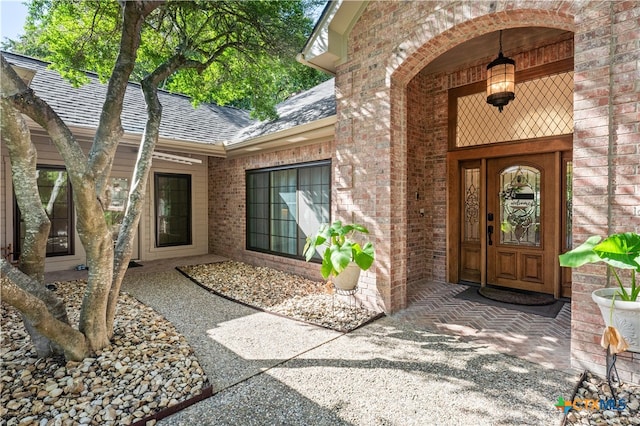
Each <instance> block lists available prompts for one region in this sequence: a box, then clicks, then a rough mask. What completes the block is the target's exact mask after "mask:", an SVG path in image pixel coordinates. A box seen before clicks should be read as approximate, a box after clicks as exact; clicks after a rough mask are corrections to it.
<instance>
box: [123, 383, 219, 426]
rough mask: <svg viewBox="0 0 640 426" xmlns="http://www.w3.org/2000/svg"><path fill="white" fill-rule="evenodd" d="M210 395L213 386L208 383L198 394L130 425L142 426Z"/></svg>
mask: <svg viewBox="0 0 640 426" xmlns="http://www.w3.org/2000/svg"><path fill="white" fill-rule="evenodd" d="M211 396H213V386H211V385H210V384H209V385H207V386H205V387H204V388H203V389H202V392H201V393H199V394H198V395H196V396H194V397H191V398H189V399H185V400H184V401H181V402H179V403H177V404H176V405H172V406H171V407H167V408H163V409H162V410H160V411H158V412H156V413H153V414H152V415H150V416H148V417H145V418H142V419H140V420H138V421H136V422H134V423H131V426H144V425H146V424H147V422H148V421H151V420H156V421H157V420H162V419H164V418H165V417H169V416H170V415H172V414H175V413H177V412H178V411H182V410H184V409H185V408H187V407H190V406H192V405H193V404H195V403H197V402H200V401H202V400H205V399H207V398H210V397H211Z"/></svg>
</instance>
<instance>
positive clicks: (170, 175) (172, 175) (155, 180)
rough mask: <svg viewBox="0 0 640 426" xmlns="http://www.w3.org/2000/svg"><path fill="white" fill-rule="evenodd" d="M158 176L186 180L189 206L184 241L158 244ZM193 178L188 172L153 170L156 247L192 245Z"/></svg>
mask: <svg viewBox="0 0 640 426" xmlns="http://www.w3.org/2000/svg"><path fill="white" fill-rule="evenodd" d="M160 178H182V179H186V181H187V187H188V190H187V203H186V204H187V205H188V207H189V212H188V215H187V227H188V236H187V239H186V242H172V243H163V244H160V217H159V215H158V207H159V202H160V197H159V193H158V191H159V184H158V180H159V179H160ZM192 180H193V178H192V176H191V175H190V174H188V173H168V172H155V173H154V174H153V198H154V208H153V217H154V228H155V229H154V234H155V241H154V242H155V247H156V248H165V247H181V246H190V245H193V196H192V194H193V182H192Z"/></svg>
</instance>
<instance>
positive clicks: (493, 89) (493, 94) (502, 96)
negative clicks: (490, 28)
mask: <svg viewBox="0 0 640 426" xmlns="http://www.w3.org/2000/svg"><path fill="white" fill-rule="evenodd" d="M515 89H516V61H514V60H513V59H511V58H506V57H505V56H504V55H503V54H502V31H500V53H499V54H498V57H497V58H496V59H494V60H493V61H492V62H491V63H490V64H489V65H487V103H488V104H491V105H493V106H496V107H498V110H499V111H500V112H502V108H503V107H504V106H505V105H507V104H508V103H509V101H512V100H514V99H515V98H516V95H515Z"/></svg>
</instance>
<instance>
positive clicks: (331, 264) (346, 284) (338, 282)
mask: <svg viewBox="0 0 640 426" xmlns="http://www.w3.org/2000/svg"><path fill="white" fill-rule="evenodd" d="M358 233H360V234H368V233H369V230H368V229H367V228H365V227H364V226H362V225H358V224H343V223H342V222H341V221H339V220H337V221H335V222H333V223H332V224H331V225H323V226H322V227H321V228H320V229H319V230H318V232H317V233H316V234H315V235H311V236H309V237H307V242H306V244H305V246H304V250H303V254H304V256H305V258H306V259H307V262H309V261H310V260H311V259H313V257H314V256H315V254H316V253H318V255H319V256H320V257H321V259H322V265H321V267H320V273H321V274H322V277H323V278H324V279H325V280H326V279H329V277H334V279H333V280H332V281H333V284H334V285H335V286H336V287H337V288H341V289H343V290H351V289H353V288H355V286H356V285H357V283H358V278H359V277H360V271H361V270H362V271H366V270H367V269H369V268H370V267H371V265H372V264H373V261H374V247H373V244H372V243H371V242H367V243H365V244H364V245H361V244H360V243H359V242H356V241H355V240H354V236H355V235H356V234H358ZM338 277H340V278H342V279H339V278H338ZM345 278H346V279H345Z"/></svg>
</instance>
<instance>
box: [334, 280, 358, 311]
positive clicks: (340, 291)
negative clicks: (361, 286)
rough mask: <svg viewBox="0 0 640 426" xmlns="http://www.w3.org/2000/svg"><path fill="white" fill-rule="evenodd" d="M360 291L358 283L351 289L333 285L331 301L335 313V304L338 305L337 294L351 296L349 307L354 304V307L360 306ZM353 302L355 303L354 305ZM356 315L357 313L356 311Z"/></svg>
mask: <svg viewBox="0 0 640 426" xmlns="http://www.w3.org/2000/svg"><path fill="white" fill-rule="evenodd" d="M357 292H358V286H357V285H356V286H355V287H354V288H352V289H351V290H344V289H342V288H338V287H336V286H335V285H333V300H332V301H331V310H332V312H333V313H334V314H335V310H336V309H335V305H336V295H338V296H347V297H348V298H349V307H351V306H353V307H354V308H357V307H358V302H357V300H356V293H357ZM352 303H353V305H352ZM354 315H355V313H354Z"/></svg>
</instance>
